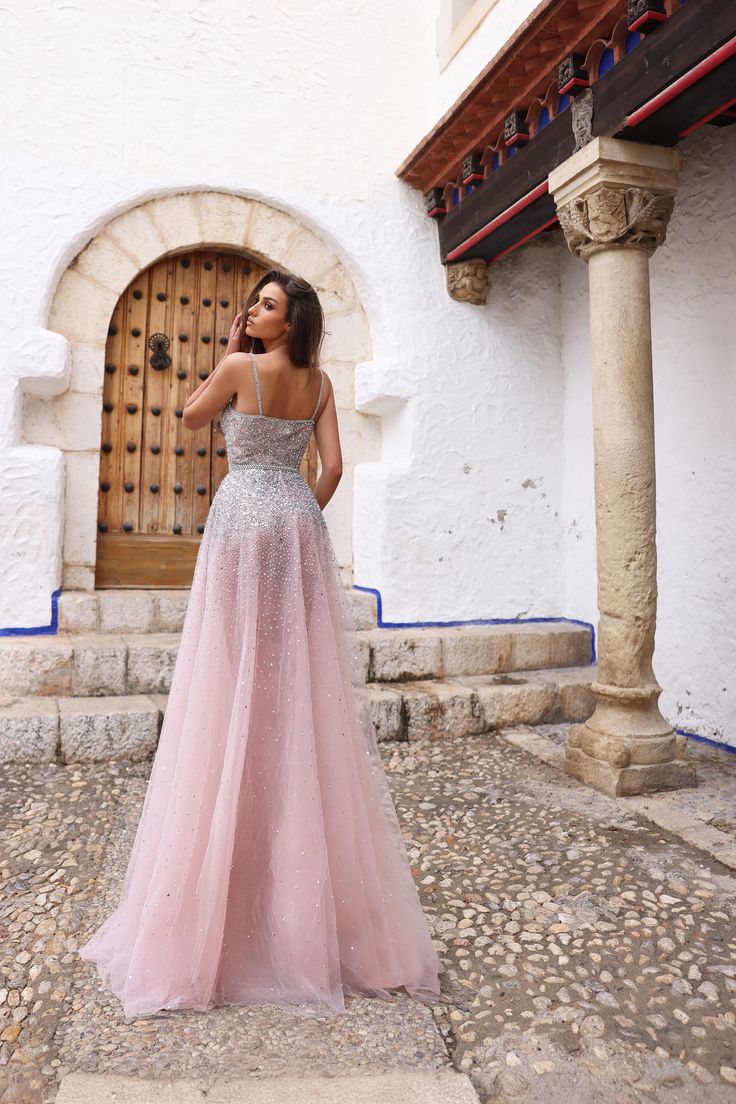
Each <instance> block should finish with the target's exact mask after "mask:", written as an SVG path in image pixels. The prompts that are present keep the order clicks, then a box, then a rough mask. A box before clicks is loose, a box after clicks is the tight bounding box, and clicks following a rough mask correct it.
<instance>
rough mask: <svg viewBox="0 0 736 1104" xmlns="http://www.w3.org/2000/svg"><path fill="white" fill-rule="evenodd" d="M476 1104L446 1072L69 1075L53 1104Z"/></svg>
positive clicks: (463, 1080) (465, 1085)
mask: <svg viewBox="0 0 736 1104" xmlns="http://www.w3.org/2000/svg"><path fill="white" fill-rule="evenodd" d="M154 1097H155V1100H156V1104H292V1102H293V1101H297V1100H298V1101H299V1104H399V1102H400V1101H411V1102H412V1104H478V1096H477V1094H476V1092H475V1090H474V1089H473V1086H472V1084H471V1082H470V1080H469V1078H468V1077H466V1076H465V1075H463V1074H461V1073H456V1072H455V1071H452V1070H438V1071H436V1072H434V1071H433V1072H429V1073H423V1072H414V1071H409V1072H398V1073H384V1074H378V1075H373V1076H368V1077H360V1076H356V1077H304V1078H298V1077H279V1078H276V1079H275V1080H272V1081H262V1080H260V1081H259V1080H250V1081H244V1080H238V1081H223V1082H219V1083H213V1082H210V1081H157V1082H156V1084H155V1086H152V1085H151V1084H150V1082H148V1083H146V1082H141V1081H139V1080H138V1079H137V1078H129V1077H115V1076H110V1075H105V1074H102V1075H99V1074H84V1073H79V1074H77V1073H73V1074H70V1075H69V1076H68V1077H66V1078H65V1079H64V1082H63V1084H62V1086H61V1088H60V1090H59V1094H58V1096H57V1097H56V1104H101V1102H102V1101H108V1100H109V1101H115V1104H151V1101H152V1100H153V1099H154Z"/></svg>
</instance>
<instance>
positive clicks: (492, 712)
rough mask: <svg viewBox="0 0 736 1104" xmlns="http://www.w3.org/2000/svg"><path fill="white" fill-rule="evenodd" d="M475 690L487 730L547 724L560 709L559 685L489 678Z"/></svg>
mask: <svg viewBox="0 0 736 1104" xmlns="http://www.w3.org/2000/svg"><path fill="white" fill-rule="evenodd" d="M500 677H503V676H500ZM476 692H477V694H478V697H479V699H480V703H481V706H482V708H483V719H484V728H485V729H493V728H508V727H510V726H512V725H519V724H544V723H545V722H547V721H552V720H554V718H555V716H556V714H557V710H558V708H559V698H558V691H557V687H556V686H554V685H553V684H552V683H549V684H547V683H531V682H523V681H521V680H520V679H519V680H516V681H513V682H512V681H509V682H500V681H499V682H493V681H490V680H489V681H488V682H487V683H485V685H478V686H477V687H476Z"/></svg>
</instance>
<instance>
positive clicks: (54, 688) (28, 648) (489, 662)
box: [0, 621, 591, 697]
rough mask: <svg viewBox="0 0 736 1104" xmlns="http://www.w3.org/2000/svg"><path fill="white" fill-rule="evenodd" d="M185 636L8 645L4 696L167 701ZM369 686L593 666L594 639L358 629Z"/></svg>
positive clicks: (493, 631)
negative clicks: (162, 697)
mask: <svg viewBox="0 0 736 1104" xmlns="http://www.w3.org/2000/svg"><path fill="white" fill-rule="evenodd" d="M180 639H181V637H180V634H179V633H129V634H127V633H126V634H118V633H58V634H57V635H55V636H41V635H38V636H5V637H0V694H10V695H12V696H17V697H23V696H28V695H31V694H41V695H49V694H51V695H60V696H64V697H67V696H71V697H104V696H108V695H111V694H150V693H166V692H168V690H169V687H170V685H171V676H172V673H173V670H174V663H175V661H176V655H177V652H178V649H179V643H180ZM355 640H356V647H357V650H358V654H359V656H360V659H361V660H362V663H363V671H364V677H365V678H366V680H367V681H369V682H389V683H395V682H405V681H407V680H417V679H441V678H455V677H456V676H458V675H489V674H502V673H504V672H508V671H521V670H534V669H537V668H541V667H555V668H556V667H572V666H579V665H581V664H586V663H589V662H590V658H591V635H590V629H589V628H588V627H586V626H581V625H577V624H574V623H571V622H564V621H563V622H553V623H550V622H546V621H545V622H520V623H515V622H513V623H507V624H500V625H469V626H451V627H448V628H427V629H422V628H419V629H376V628H373V629H358V630H357V631H356V633H355Z"/></svg>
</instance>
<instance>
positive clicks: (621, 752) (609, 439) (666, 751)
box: [549, 137, 696, 796]
mask: <svg viewBox="0 0 736 1104" xmlns="http://www.w3.org/2000/svg"><path fill="white" fill-rule="evenodd" d="M681 165H682V158H681V156H680V154H679V153H678V151H677V150H674V149H667V148H665V147H662V146H655V145H648V144H643V143H639V142H625V141H621V140H620V139H616V138H608V137H598V138H595V139H593V141H591V142H590V143H588V145H586V146H583V147H582V148H581V149H579V150H577V151H576V152H575V153H574V154H573V155H572V157H570V158H568V160H567V161H565V162H564V163H563V164H562V165H559V166H558V167H557V168H556V169H554V170H553V171H552V172H551V173H550V175H549V189H550V193H551V194H552V195H553V197H554V201H555V204H556V206H557V214H558V217H559V220H560V225H561V227H562V229H563V232H564V234H565V238H566V240H567V244H568V246H569V248H570V249H571V250H572V252H573V253H574V254H575V255H576V256H577V257H581V258H582V259H583V260H584V261H586V262H587V263H588V277H589V290H590V326H591V354H592V396H593V443H594V478H595V517H596V550H597V569H598V611H599V615H600V616H599V622H598V680H597V681H596V682H594V683H593V691H594V693H595V699H596V705H595V710H594V712H593V715H592V716H591V717H590V718H589V719H588V720H587V721H586V722H585V724H582V725H575V726H573V727H572V728H571V729H570V734H569V738H568V743H567V752H566V765H567V771H568V773H569V774H571V775H573V776H574V777H575V778H578V779H580V780H581V781H582V782H586V783H589V784H590V785H591V786H594V787H595V788H596V789H598V790H602V791H603V792H604V793H608V794H613V795H615V796H618V795H629V794H640V793H647V792H651V791H654V790H665V789H676V788H678V787H680V786H693V785H695V784H696V779H695V770H694V767H693V764H692V763H691V762H690V761H689V760H688V758H687V747H686V744H687V741H686V737H684V736H679V735H678V734H677V733H675V731H674V729H673V728H672V726H671V725H669V724H668V723H667V722H666V721H665V720H664V718H663V717H662V715H661V713H660V711H659V706H658V704H657V702H658V698H659V695H660V694H661V693H662V690H661V687H660V686H659V685H658V683H657V680H656V678H655V676H654V672H653V670H652V654H653V652H654V632H655V625H656V619H657V547H656V502H655V469H654V408H653V401H652V347H651V341H652V338H651V320H650V308H649V257H650V255H651V254H652V253H653V252H654V250H655V249H656V248H657V246H658V245H660V243H661V242H663V241H664V238H665V233H666V228H667V222H668V221H669V217H670V215H671V213H672V208H673V205H674V200H675V187H676V176H677V172H678V170H679V169H680V167H681Z"/></svg>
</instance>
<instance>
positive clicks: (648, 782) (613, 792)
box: [565, 725, 698, 797]
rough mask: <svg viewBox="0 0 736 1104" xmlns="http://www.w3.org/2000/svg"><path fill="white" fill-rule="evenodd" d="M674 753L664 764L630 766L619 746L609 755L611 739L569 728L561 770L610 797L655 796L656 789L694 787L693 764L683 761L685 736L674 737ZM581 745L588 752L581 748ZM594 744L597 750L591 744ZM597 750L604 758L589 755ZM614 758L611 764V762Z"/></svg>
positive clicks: (595, 733) (577, 728) (686, 759)
mask: <svg viewBox="0 0 736 1104" xmlns="http://www.w3.org/2000/svg"><path fill="white" fill-rule="evenodd" d="M676 740H677V744H678V748H677V750H678V752H679V754H680V756H681V757H678V758H674V759H666V760H665V761H664V762H655V763H651V762H650V763H632V762H630V761H629V762H627V763H626V764H625V765H623V764H624V762H625V760H627V759H630V756H629V755H627V754H626V752H625V749H624V747H623V744H622V745H621V747H620V749H619V753H618V755H617V754H616V753H614V754H613V755H612V754H611V751H612V748H611V742H612V741H611V738H610V737H609V736H605V737H602V736H601V733H598V732H592V731H591V730H590V729H588V728H587V727H586V725H573V726H572V727H571V728H570V733H569V738H568V742H567V748H566V751H565V770H566V772H567V773H568V774H569V775H571V777H573V778H577V780H578V781H579V782H584V783H585V784H586V785H588V786H592V787H593V788H594V789H596V790H600V792H601V793H605V794H609V795H610V796H611V797H634V796H635V795H636V794H645V793H657V792H658V791H659V790H679V789H683V788H685V787H688V786H697V784H698V781H697V777H696V774H695V765H694V764H693V763H691V762H690V761H689V760H688V758H687V748H686V746H685V741H686V737H684V736H683V737H681V738H680V737H677V738H676ZM581 743H582V744H584V745H585V746H586V747H587V749H588V750H584V748H583V747H581ZM596 744H598V745H599V746H598V748H595V745H596ZM594 748H595V750H599V752H600V753H601V755H602V756H603V755H604V754H605V758H604V757H601V758H598V757H597V756H596V755H595V754H590V752H591V750H593V749H594ZM612 758H613V759H614V760H615V759H618V761H619V764H620V765H615V764H614V763H612V762H611V759H612Z"/></svg>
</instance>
